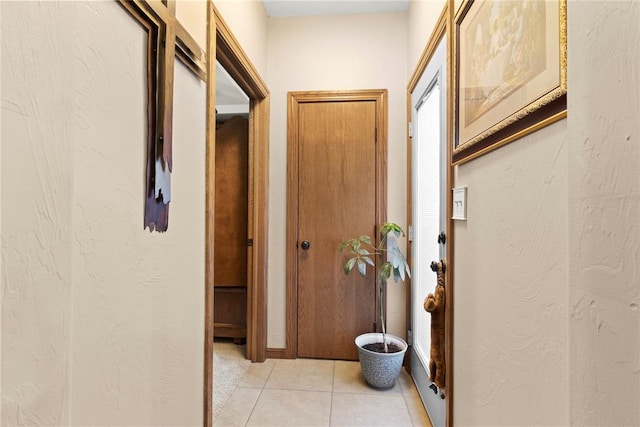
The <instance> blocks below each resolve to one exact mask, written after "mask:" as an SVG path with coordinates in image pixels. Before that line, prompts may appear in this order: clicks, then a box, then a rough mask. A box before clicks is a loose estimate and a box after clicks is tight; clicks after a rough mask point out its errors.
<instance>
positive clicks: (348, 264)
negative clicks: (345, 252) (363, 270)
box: [343, 258, 356, 275]
mask: <svg viewBox="0 0 640 427" xmlns="http://www.w3.org/2000/svg"><path fill="white" fill-rule="evenodd" d="M354 265H356V258H351V259H350V260H349V261H347V262H345V263H344V267H343V271H344V274H345V275H347V274H349V272H350V271H351V270H353V266H354Z"/></svg>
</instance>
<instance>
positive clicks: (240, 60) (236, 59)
mask: <svg viewBox="0 0 640 427" xmlns="http://www.w3.org/2000/svg"><path fill="white" fill-rule="evenodd" d="M207 52H208V58H207V77H208V80H207V149H206V182H207V184H206V213H205V215H206V220H205V221H206V230H205V247H206V249H205V266H206V270H205V324H204V335H205V336H204V339H205V345H204V353H205V354H204V371H205V375H204V378H205V381H204V384H203V388H204V390H203V393H204V400H203V404H204V408H203V409H204V421H205V422H204V424H205V425H207V426H211V425H213V387H214V385H213V383H214V380H213V340H214V330H215V328H214V320H215V308H214V294H215V286H214V285H215V280H214V278H215V257H214V255H215V251H216V250H225V247H224V246H223V247H222V248H220V247H216V244H215V230H216V224H215V212H216V191H215V189H216V179H215V178H216V161H215V160H216V114H215V106H216V75H217V70H216V65H217V64H219V65H220V66H221V67H222V68H224V70H226V72H227V73H228V74H229V76H230V77H231V78H232V79H233V80H234V81H235V82H236V83H237V85H238V86H239V88H240V89H241V90H242V92H244V93H245V94H246V95H247V96H248V98H249V114H248V131H247V133H248V141H247V163H248V167H247V173H248V179H247V192H248V197H247V199H248V206H247V246H246V248H247V258H246V260H247V274H246V277H247V283H246V310H247V312H246V358H247V359H249V360H251V361H253V362H263V361H264V360H265V359H266V349H267V346H266V339H267V322H266V315H267V305H266V304H267V299H266V291H267V289H266V288H267V286H266V281H267V227H268V224H267V198H266V197H267V190H268V188H267V182H268V179H267V178H268V153H269V126H268V123H269V90H268V88H267V86H266V84H265V83H264V81H263V80H262V78H261V77H260V74H259V73H258V72H257V70H256V69H255V67H254V66H253V64H252V63H251V61H250V60H249V58H248V57H247V55H246V53H245V52H244V51H243V50H242V48H241V47H240V45H239V44H238V41H237V40H236V38H235V37H234V36H233V34H232V33H231V30H230V29H229V27H228V26H227V24H226V23H225V22H224V20H223V19H222V16H221V15H220V13H219V11H218V10H217V9H216V7H215V6H214V5H213V2H207ZM214 55H215V56H214Z"/></svg>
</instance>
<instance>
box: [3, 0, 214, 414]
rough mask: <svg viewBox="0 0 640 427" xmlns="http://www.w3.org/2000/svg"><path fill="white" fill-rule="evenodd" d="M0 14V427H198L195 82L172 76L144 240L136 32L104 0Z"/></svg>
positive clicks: (140, 46) (23, 5)
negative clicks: (170, 143) (169, 115)
mask: <svg viewBox="0 0 640 427" xmlns="http://www.w3.org/2000/svg"><path fill="white" fill-rule="evenodd" d="M0 5H1V7H2V43H3V44H2V66H3V68H2V88H3V92H2V119H3V121H4V123H5V124H9V126H4V127H3V128H2V152H3V157H2V165H1V166H2V167H1V172H2V184H3V185H2V188H1V196H2V200H3V203H2V221H3V222H2V228H1V231H2V268H3V276H2V294H3V300H2V340H3V343H2V344H3V346H2V365H3V366H2V367H3V373H4V375H3V376H2V384H1V385H2V408H3V412H2V424H3V425H4V424H6V425H17V424H30V425H88V424H105V425H107V424H108V425H149V426H156V425H201V424H202V397H203V393H202V385H203V383H204V380H203V374H202V372H203V366H204V360H203V352H204V349H203V345H204V342H203V336H204V302H203V297H204V270H205V265H204V237H203V236H204V150H205V129H204V124H205V121H204V117H205V86H204V84H203V83H202V82H200V81H198V80H197V79H195V78H194V77H193V76H192V75H191V74H190V73H189V72H188V71H187V70H186V68H185V67H183V66H182V65H181V64H177V65H176V75H175V93H174V151H173V153H174V154H173V155H174V174H173V200H172V204H171V210H170V220H169V231H168V232H167V233H165V234H162V235H160V234H157V233H153V234H152V233H149V231H148V230H143V209H144V197H143V192H144V190H143V189H144V167H145V166H144V165H145V161H144V153H145V144H146V143H145V141H146V136H145V135H146V130H145V129H146V125H145V121H146V118H145V110H146V102H145V79H146V77H145V69H146V64H145V45H146V42H145V33H144V32H143V30H142V29H141V27H140V26H139V25H138V24H137V23H136V22H135V21H134V20H133V19H132V18H131V17H130V16H129V15H128V14H127V13H126V12H125V11H124V9H123V8H122V7H121V6H120V5H119V4H118V3H117V2H113V1H101V2H48V1H44V2H6V1H3V2H2V3H1V4H0ZM5 184H8V185H5Z"/></svg>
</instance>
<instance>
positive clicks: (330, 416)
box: [329, 360, 336, 427]
mask: <svg viewBox="0 0 640 427" xmlns="http://www.w3.org/2000/svg"><path fill="white" fill-rule="evenodd" d="M335 383H336V361H335V360H334V361H333V375H332V376H331V403H330V404H329V427H331V418H332V415H333V393H334V392H335V388H336V386H335Z"/></svg>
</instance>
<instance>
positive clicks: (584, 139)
mask: <svg viewBox="0 0 640 427" xmlns="http://www.w3.org/2000/svg"><path fill="white" fill-rule="evenodd" d="M568 12H569V29H568V31H569V90H570V94H569V114H570V116H569V120H568V127H567V129H568V132H569V138H568V142H569V176H570V178H569V239H570V240H569V242H570V243H569V249H570V254H571V256H570V264H569V265H570V268H569V272H570V280H569V291H570V299H569V307H570V312H569V316H570V317H569V319H570V322H569V330H570V333H571V335H570V336H571V342H570V348H571V352H570V366H571V377H570V378H571V389H570V391H571V393H570V395H571V421H572V423H574V424H576V425H617V426H637V425H640V399H639V396H640V310H639V308H638V307H639V305H640V271H639V270H638V266H639V265H640V148H639V144H640V78H639V77H638V76H639V75H640V29H639V28H640V27H639V26H638V23H639V22H640V2H637V1H635V0H633V1H616V2H608V1H598V2H577V1H570V2H569V4H568Z"/></svg>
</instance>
